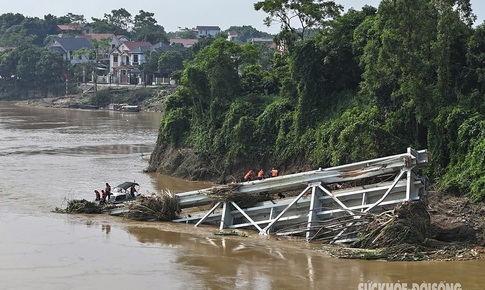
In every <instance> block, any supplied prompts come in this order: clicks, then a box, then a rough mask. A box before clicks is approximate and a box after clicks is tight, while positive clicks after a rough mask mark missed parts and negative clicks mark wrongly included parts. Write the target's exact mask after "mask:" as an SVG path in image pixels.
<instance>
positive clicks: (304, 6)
mask: <svg viewBox="0 0 485 290" xmlns="http://www.w3.org/2000/svg"><path fill="white" fill-rule="evenodd" d="M254 9H255V10H256V11H259V10H263V11H264V12H266V13H268V14H269V16H267V17H266V19H265V20H264V24H266V25H267V26H268V27H269V26H271V24H272V23H273V22H275V21H276V22H279V23H280V25H281V31H282V33H283V34H284V35H290V36H291V35H296V36H298V38H299V39H300V40H303V39H304V37H305V32H306V30H307V29H311V28H314V27H320V26H321V25H322V22H323V21H325V20H326V19H328V18H332V17H336V16H338V15H340V12H341V11H342V10H343V7H342V5H337V4H336V3H335V2H334V1H323V0H264V1H259V2H256V3H255V4H254ZM294 22H296V23H298V24H297V25H298V26H295V25H294ZM285 39H289V37H288V36H286V37H285Z"/></svg>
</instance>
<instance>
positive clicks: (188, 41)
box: [169, 38, 199, 48]
mask: <svg viewBox="0 0 485 290" xmlns="http://www.w3.org/2000/svg"><path fill="white" fill-rule="evenodd" d="M169 42H170V45H174V44H181V45H182V46H183V47H185V48H189V47H191V46H193V45H195V44H197V42H199V40H198V39H184V38H170V40H169Z"/></svg>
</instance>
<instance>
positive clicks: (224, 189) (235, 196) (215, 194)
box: [203, 183, 273, 208]
mask: <svg viewBox="0 0 485 290" xmlns="http://www.w3.org/2000/svg"><path fill="white" fill-rule="evenodd" d="M239 187H241V184H240V183H231V184H227V185H221V186H215V187H212V188H210V189H207V190H204V191H203V193H204V194H206V195H208V196H210V197H211V198H212V199H213V200H214V204H215V203H217V202H230V201H232V202H234V203H236V204H237V205H238V206H239V207H241V208H248V207H252V206H254V205H256V204H257V203H260V202H263V201H268V200H272V199H273V194H270V193H267V192H257V193H241V192H239V191H238V189H239Z"/></svg>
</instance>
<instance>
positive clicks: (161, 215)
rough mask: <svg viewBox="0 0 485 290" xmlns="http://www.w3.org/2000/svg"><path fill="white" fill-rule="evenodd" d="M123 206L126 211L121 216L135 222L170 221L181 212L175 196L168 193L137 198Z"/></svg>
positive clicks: (163, 192)
mask: <svg viewBox="0 0 485 290" xmlns="http://www.w3.org/2000/svg"><path fill="white" fill-rule="evenodd" d="M125 206H126V208H127V209H128V210H127V211H126V212H125V213H124V214H123V216H124V217H126V218H129V219H133V220H137V221H171V220H173V219H176V218H177V217H178V215H179V214H180V211H181V210H180V205H179V203H178V201H177V197H176V195H175V194H174V193H172V192H170V191H162V192H160V193H153V194H152V195H149V196H139V197H137V198H136V199H135V200H134V201H130V202H125Z"/></svg>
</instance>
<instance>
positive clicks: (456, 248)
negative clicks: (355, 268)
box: [320, 202, 483, 261]
mask: <svg viewBox="0 0 485 290" xmlns="http://www.w3.org/2000/svg"><path fill="white" fill-rule="evenodd" d="M365 218H366V220H367V221H368V222H366V223H363V224H362V225H363V227H361V229H360V234H359V235H358V237H357V240H356V241H355V242H353V243H352V244H350V245H348V246H322V247H321V248H320V251H323V252H326V253H328V254H330V255H331V256H333V257H337V258H343V259H364V260H386V261H426V260H443V261H452V260H471V259H479V258H481V256H482V254H483V249H482V248H479V247H469V246H468V245H467V244H460V243H446V242H440V241H436V240H433V239H430V238H429V237H428V231H429V227H430V215H429V213H428V206H427V203H426V202H405V203H402V204H400V205H398V206H396V207H395V208H394V209H393V210H391V211H388V212H383V213H381V214H371V215H366V216H365ZM369 219H371V220H370V221H369ZM354 230H355V229H354Z"/></svg>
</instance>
